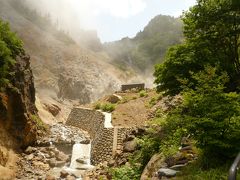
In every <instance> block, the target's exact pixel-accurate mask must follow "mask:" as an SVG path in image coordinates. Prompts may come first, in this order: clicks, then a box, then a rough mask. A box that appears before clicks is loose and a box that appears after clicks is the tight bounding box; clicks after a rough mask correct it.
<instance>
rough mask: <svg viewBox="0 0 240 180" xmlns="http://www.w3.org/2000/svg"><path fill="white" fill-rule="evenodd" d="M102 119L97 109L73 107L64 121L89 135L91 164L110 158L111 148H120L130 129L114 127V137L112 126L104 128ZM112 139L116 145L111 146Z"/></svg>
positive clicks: (112, 153)
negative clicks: (115, 141)
mask: <svg viewBox="0 0 240 180" xmlns="http://www.w3.org/2000/svg"><path fill="white" fill-rule="evenodd" d="M104 121H105V116H104V115H103V114H102V113H101V112H99V111H95V110H91V109H83V108H74V109H72V111H71V113H70V115H69V117H68V119H67V122H66V125H70V126H75V127H78V128H80V129H82V130H84V131H87V132H88V133H89V135H90V136H91V139H92V148H91V164H93V165H97V164H99V163H100V162H104V161H108V160H110V159H111V158H112V157H113V155H114V153H115V152H113V150H122V148H120V147H122V144H123V139H124V138H125V135H126V134H127V133H128V132H129V131H130V130H131V129H128V128H121V127H116V128H115V129H117V131H118V133H117V135H116V136H115V137H114V128H105V127H104ZM114 139H116V140H117V143H116V145H117V147H113V141H114Z"/></svg>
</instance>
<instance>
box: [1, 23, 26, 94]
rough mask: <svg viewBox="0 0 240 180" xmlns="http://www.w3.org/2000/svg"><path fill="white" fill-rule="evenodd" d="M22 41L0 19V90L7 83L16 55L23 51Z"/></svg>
mask: <svg viewBox="0 0 240 180" xmlns="http://www.w3.org/2000/svg"><path fill="white" fill-rule="evenodd" d="M22 46H23V43H22V41H21V40H20V39H19V38H18V37H17V36H16V35H15V33H13V32H11V31H10V28H9V25H8V23H5V22H3V21H2V20H1V19H0V90H2V89H3V88H4V87H5V86H6V85H7V84H8V83H9V76H10V75H11V70H10V69H11V67H12V66H13V65H14V63H15V59H16V57H17V55H19V54H20V53H21V52H23V47H22Z"/></svg>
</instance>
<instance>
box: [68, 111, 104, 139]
mask: <svg viewBox="0 0 240 180" xmlns="http://www.w3.org/2000/svg"><path fill="white" fill-rule="evenodd" d="M104 120H105V117H104V115H103V114H102V113H101V112H99V111H95V110H91V109H83V108H73V109H72V111H71V113H70V114H69V116H68V119H67V122H66V125H71V126H75V127H78V128H80V129H82V130H84V131H87V132H88V133H89V135H90V136H91V139H95V137H96V135H99V132H101V131H102V130H103V129H104Z"/></svg>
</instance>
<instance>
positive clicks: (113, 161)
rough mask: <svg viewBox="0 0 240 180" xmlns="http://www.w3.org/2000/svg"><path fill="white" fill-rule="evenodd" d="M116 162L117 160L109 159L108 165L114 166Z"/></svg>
mask: <svg viewBox="0 0 240 180" xmlns="http://www.w3.org/2000/svg"><path fill="white" fill-rule="evenodd" d="M115 163H116V162H115V160H113V159H111V160H110V161H108V166H109V167H113V166H114V165H115Z"/></svg>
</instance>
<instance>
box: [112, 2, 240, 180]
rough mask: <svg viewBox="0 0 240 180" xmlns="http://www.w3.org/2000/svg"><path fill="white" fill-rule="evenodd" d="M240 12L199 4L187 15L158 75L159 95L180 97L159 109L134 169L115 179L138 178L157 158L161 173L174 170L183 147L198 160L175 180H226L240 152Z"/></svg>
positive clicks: (235, 6)
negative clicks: (181, 33) (180, 38)
mask: <svg viewBox="0 0 240 180" xmlns="http://www.w3.org/2000/svg"><path fill="white" fill-rule="evenodd" d="M239 12H240V4H239V3H238V1H228V0H222V1H218V0H208V1H205V0H198V1H197V4H196V5H195V6H193V7H192V8H190V9H189V11H187V12H185V13H184V14H183V16H182V21H183V23H184V38H185V40H184V41H183V42H182V43H181V44H179V45H176V46H173V47H171V48H170V49H169V50H168V52H167V54H166V57H165V58H164V62H163V63H162V64H159V65H157V66H156V68H155V74H154V75H155V78H156V80H155V83H156V84H157V85H158V92H160V93H161V94H164V95H168V97H169V98H174V97H176V95H178V96H180V97H181V99H180V101H179V102H178V103H177V104H174V105H173V106H172V107H171V108H170V109H169V110H168V111H163V110H162V109H161V108H160V107H158V108H157V109H156V112H155V114H154V117H153V118H152V122H151V123H150V125H149V126H150V127H149V128H148V130H147V134H145V135H144V136H142V137H141V138H140V140H139V150H138V151H136V152H135V153H134V154H133V156H131V158H130V159H129V161H130V164H131V166H130V167H129V166H122V167H120V168H115V169H114V173H113V178H114V179H117V177H121V176H122V177H123V176H124V177H126V179H139V178H140V176H141V173H143V172H145V171H143V170H144V169H146V167H147V166H148V165H150V166H152V165H151V164H148V162H149V160H150V159H151V158H152V157H155V156H154V155H156V154H158V155H160V156H161V157H164V158H162V160H161V162H162V164H160V165H159V164H158V165H156V166H158V169H159V168H161V167H162V166H163V167H167V168H170V169H171V168H172V167H171V166H172V165H174V162H176V161H177V160H178V159H177V158H179V153H180V152H184V147H185V149H188V151H189V150H190V151H193V152H191V153H192V154H191V157H194V154H195V153H196V154H197V156H198V157H197V159H196V158H195V160H191V161H190V162H191V163H188V162H187V161H186V162H187V164H188V165H187V166H186V164H183V167H184V168H183V169H182V170H181V172H178V173H177V177H175V179H197V180H198V179H199V180H202V179H209V180H219V179H227V175H228V170H229V168H230V165H231V163H232V162H233V160H234V158H235V157H236V156H237V154H238V153H239V152H240V144H239V143H240V111H239V110H240V95H239V87H240V84H239V75H240V71H239V67H240V66H239V64H240V57H239V53H240V13H239ZM159 112H160V114H159ZM186 141H188V143H187V147H186ZM184 142H185V143H184ZM184 144H185V145H184ZM180 154H181V153H180ZM184 156H185V157H181V158H183V159H185V160H186V159H188V158H189V157H190V156H188V155H187V153H186V154H185V155H184ZM164 159H165V160H164ZM181 160H182V159H181ZM164 163H165V164H164ZM147 164H148V165H147ZM166 164H167V165H166ZM169 164H170V165H169ZM161 165H162V166H161ZM158 169H154V170H155V172H156V171H158ZM171 170H172V169H171ZM158 172H159V171H158ZM151 173H152V172H151ZM153 173H154V171H153ZM158 175H159V176H160V177H162V176H163V174H158ZM174 176H175V175H174ZM142 177H143V176H142ZM149 178H152V176H151V177H149ZM238 179H239V176H238Z"/></svg>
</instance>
